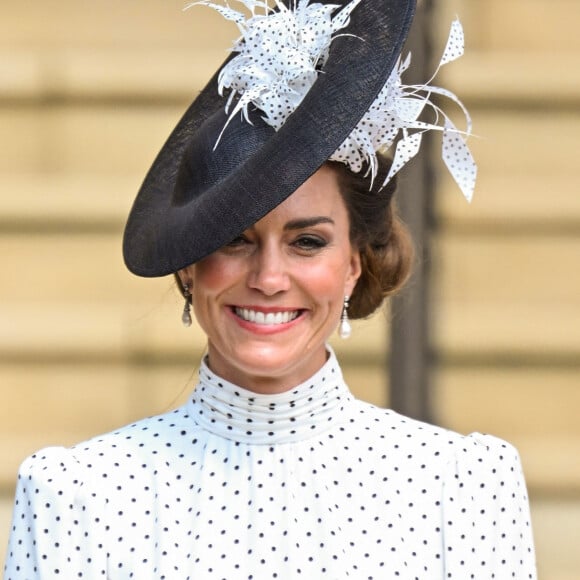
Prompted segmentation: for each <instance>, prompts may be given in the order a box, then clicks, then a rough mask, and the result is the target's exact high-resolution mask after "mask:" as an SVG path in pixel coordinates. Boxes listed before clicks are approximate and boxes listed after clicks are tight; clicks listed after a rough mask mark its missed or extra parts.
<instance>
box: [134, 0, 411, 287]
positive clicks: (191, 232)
mask: <svg viewBox="0 0 580 580" xmlns="http://www.w3.org/2000/svg"><path fill="white" fill-rule="evenodd" d="M414 10H415V0H362V1H361V2H360V3H359V4H358V6H356V8H354V10H353V11H352V14H351V18H350V22H349V24H348V25H347V26H346V27H345V28H344V29H343V30H341V34H340V35H338V36H337V37H336V38H335V39H334V40H333V42H332V44H331V46H330V49H329V55H328V58H327V59H326V61H325V63H324V66H323V68H322V70H321V72H320V74H319V75H318V77H317V79H316V81H315V82H314V85H313V86H312V88H311V89H310V90H309V92H308V93H307V94H306V96H305V97H304V99H303V100H302V102H301V103H300V105H299V106H298V107H297V108H296V110H295V111H294V112H293V113H292V114H291V115H290V116H289V117H288V119H287V120H286V122H285V124H284V125H283V126H282V127H281V128H280V129H279V130H278V131H275V130H274V129H272V127H270V126H269V125H267V124H266V123H265V122H264V121H263V120H262V118H261V115H260V114H259V111H254V112H252V113H251V118H250V121H251V123H249V122H248V121H246V120H243V119H242V118H241V115H235V116H234V117H231V118H230V120H229V123H228V124H227V126H226V122H227V121H228V116H227V114H226V112H225V107H226V103H227V95H224V96H220V95H219V93H218V74H219V71H218V72H216V74H215V75H214V76H213V78H212V79H211V80H210V81H209V83H208V84H207V86H206V87H205V88H204V89H203V90H202V91H201V93H200V94H199V96H198V97H197V98H196V99H195V100H194V101H193V103H192V104H191V105H190V107H189V108H188V109H187V111H186V112H185V114H184V115H183V117H182V118H181V120H180V121H179V123H178V124H177V126H176V127H175V129H174V130H173V132H172V133H171V135H170V136H169V138H168V140H167V142H166V143H165V145H164V146H163V148H162V149H161V151H160V153H159V154H158V156H157V158H156V159H155V161H154V163H153V165H152V167H151V169H150V170H149V172H148V174H147V176H146V178H145V180H144V183H143V185H142V186H141V189H140V191H139V193H138V195H137V198H136V199H135V202H134V204H133V207H132V209H131V212H130V215H129V218H128V221H127V225H126V228H125V234H124V240H123V254H124V259H125V263H126V265H127V267H128V268H129V270H131V271H132V272H133V273H135V274H137V275H140V276H146V277H154V276H164V275H166V274H171V273H174V272H176V271H178V270H180V269H182V268H184V267H186V266H188V265H190V264H192V263H194V262H196V261H198V260H200V259H201V258H203V257H205V256H207V255H209V254H210V253H212V252H214V251H215V250H217V249H218V248H220V247H222V246H223V245H224V244H226V243H228V242H229V241H231V240H232V239H233V238H235V237H236V236H238V235H239V234H240V233H241V232H243V231H244V230H245V229H247V228H248V227H250V226H251V225H252V224H254V223H255V222H256V221H258V220H259V219H261V218H262V217H264V216H265V215H266V214H267V213H269V212H270V211H271V210H272V209H274V208H275V207H277V206H278V205H279V204H280V203H282V202H283V201H284V200H285V199H286V198H288V197H289V196H290V195H291V194H292V193H293V192H294V191H295V190H296V189H297V188H298V187H300V185H302V184H303V183H304V182H305V181H306V180H307V179H308V178H309V177H310V176H311V175H312V174H313V173H314V172H316V171H317V169H319V168H320V167H321V166H322V165H323V164H324V163H325V162H326V161H327V160H328V159H329V157H330V156H331V155H332V154H333V153H334V152H335V151H336V149H337V148H338V147H339V146H340V145H341V143H342V142H343V141H344V140H345V139H346V138H347V137H348V135H349V134H350V133H351V131H352V130H353V129H354V128H355V127H356V125H357V124H358V122H359V121H360V120H361V118H362V117H363V115H364V114H365V112H366V111H367V110H368V109H369V107H370V106H371V104H372V103H373V101H374V99H375V97H376V96H377V95H378V93H379V92H380V91H381V89H382V87H383V86H384V85H385V83H386V81H387V79H388V78H389V75H390V73H391V71H392V70H393V67H394V66H395V64H396V62H397V59H398V58H399V55H400V52H401V48H402V45H403V43H404V41H405V39H406V37H407V34H408V31H409V27H410V24H411V20H412V17H413V14H414ZM232 56H233V55H232ZM232 56H230V58H229V59H228V60H230V59H231V58H232ZM226 62H227V60H226ZM224 64H225V63H224ZM224 127H225V130H224ZM222 131H223V134H221V133H222ZM220 134H221V137H220ZM218 138H219V142H218ZM216 143H217V146H216ZM214 148H215V149H214Z"/></svg>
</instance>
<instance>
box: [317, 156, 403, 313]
mask: <svg viewBox="0 0 580 580" xmlns="http://www.w3.org/2000/svg"><path fill="white" fill-rule="evenodd" d="M377 157H378V171H377V175H376V176H375V179H374V181H373V183H372V187H370V186H371V178H370V175H369V176H366V177H365V173H366V172H365V170H363V171H361V172H360V173H353V172H352V171H350V170H349V169H348V167H347V166H346V165H345V164H343V163H338V162H335V161H328V162H327V164H328V165H329V166H330V167H332V168H333V169H334V170H335V172H336V175H337V177H338V185H339V188H340V193H341V195H342V198H343V200H344V203H345V205H346V208H347V211H348V216H349V220H350V240H351V243H352V244H353V246H355V247H356V248H358V249H359V251H360V256H361V269H362V271H361V276H360V278H359V279H358V282H357V284H356V286H355V288H354V290H353V293H352V295H351V297H350V301H349V307H348V315H349V317H350V318H352V319H357V318H366V317H367V316H370V315H371V314H372V313H373V312H375V310H377V308H379V307H380V306H381V305H382V303H383V301H384V300H385V298H387V297H388V296H391V295H393V294H395V293H396V292H397V291H398V290H399V289H400V288H401V287H402V286H403V285H404V284H405V282H406V281H407V279H408V278H409V276H410V274H411V267H412V263H413V257H414V251H413V243H412V241H411V237H410V235H409V232H408V230H407V228H406V227H405V225H404V224H403V222H402V221H401V220H400V218H399V217H398V215H397V212H396V207H395V204H394V202H393V196H394V193H395V189H396V187H397V180H396V177H395V178H392V179H391V180H390V181H389V183H387V185H385V187H384V188H382V189H381V185H382V184H383V182H384V180H385V178H386V176H387V174H388V172H389V169H390V167H391V160H390V159H389V158H388V157H386V156H384V155H381V154H377Z"/></svg>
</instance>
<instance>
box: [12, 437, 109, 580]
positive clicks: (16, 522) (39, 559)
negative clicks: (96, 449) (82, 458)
mask: <svg viewBox="0 0 580 580" xmlns="http://www.w3.org/2000/svg"><path fill="white" fill-rule="evenodd" d="M84 471H85V470H84V469H82V467H81V465H80V464H79V463H78V461H77V460H76V459H75V457H74V455H73V452H72V450H70V449H65V448H62V447H50V448H47V449H44V450H42V451H40V452H38V453H36V454H35V455H32V456H31V457H29V458H28V459H26V460H25V461H24V463H23V464H22V466H21V468H20V472H19V475H18V485H17V489H16V497H15V503H14V512H13V520H12V528H11V531H10V541H9V544H8V553H7V557H6V564H5V568H4V579H5V580H36V579H45V578H85V579H86V578H103V577H104V576H105V575H106V562H105V558H106V554H104V553H103V552H104V551H105V550H103V541H102V538H101V537H99V536H100V535H101V521H102V517H101V516H102V514H101V511H102V507H103V506H102V503H101V501H100V499H99V497H98V494H97V493H95V492H91V491H89V490H88V489H87V487H88V486H87V485H86V483H85V481H84V478H83V476H84V475H85V476H86V474H85V473H83V472H84Z"/></svg>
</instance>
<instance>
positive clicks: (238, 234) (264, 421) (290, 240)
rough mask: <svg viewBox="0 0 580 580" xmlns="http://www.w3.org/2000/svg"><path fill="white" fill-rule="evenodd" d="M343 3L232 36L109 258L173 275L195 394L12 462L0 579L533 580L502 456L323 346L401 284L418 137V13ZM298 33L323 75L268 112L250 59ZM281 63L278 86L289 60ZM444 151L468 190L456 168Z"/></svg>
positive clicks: (464, 172) (491, 444)
mask: <svg viewBox="0 0 580 580" xmlns="http://www.w3.org/2000/svg"><path fill="white" fill-rule="evenodd" d="M357 4H358V3H357V2H353V3H351V4H349V5H347V6H346V8H344V10H346V11H347V12H344V11H342V12H338V13H336V11H335V10H334V7H324V6H321V5H316V4H313V5H310V6H308V5H306V4H304V3H302V4H300V5H298V6H296V7H294V9H293V10H291V11H289V10H288V9H286V8H285V7H284V6H282V5H281V6H279V7H278V12H276V13H273V14H272V15H269V16H268V17H267V18H264V17H259V18H254V19H251V20H250V21H248V23H246V24H245V25H244V26H243V27H242V28H244V37H243V39H242V40H241V41H239V42H238V44H237V45H236V50H237V51H238V52H239V53H240V56H242V57H243V62H242V64H241V65H240V62H239V61H238V62H236V58H234V59H231V60H230V61H229V62H228V64H226V65H225V67H224V68H223V69H222V72H221V76H220V79H219V84H221V85H222V87H226V88H228V87H229V88H230V89H231V91H230V93H229V94H228V95H225V96H223V97H220V96H218V94H217V88H218V79H217V77H214V79H213V80H212V81H211V82H210V84H209V85H208V87H206V89H205V90H204V91H203V92H202V93H201V94H200V96H199V97H198V98H197V99H196V100H195V101H194V103H193V105H192V106H191V107H190V109H189V110H188V111H187V112H186V114H185V116H184V118H183V119H182V120H181V121H180V123H179V124H178V126H177V127H176V129H175V131H174V132H173V134H172V135H171V137H170V138H169V140H168V142H167V143H166V145H165V146H164V148H163V149H162V151H161V153H160V154H159V156H158V158H157V159H156V161H155V162H154V164H153V167H152V168H151V170H150V172H149V174H148V176H147V178H146V180H145V182H144V184H143V186H142V188H141V190H140V192H139V194H138V196H137V199H136V201H135V204H134V206H133V209H132V211H131V214H130V216H129V220H128V224H127V228H126V231H125V238H124V255H125V261H126V263H127V265H128V267H129V269H131V270H132V271H133V272H135V273H137V274H139V275H142V276H161V275H165V274H169V273H174V274H176V276H177V279H178V282H179V284H180V286H181V288H182V291H183V293H184V297H185V309H184V313H183V321H184V323H185V324H186V325H187V324H190V323H191V319H190V314H189V310H190V305H192V306H193V310H194V313H195V317H196V319H197V321H198V323H199V324H200V326H201V328H202V329H203V330H204V331H205V333H206V334H207V337H208V349H207V354H206V356H205V357H204V360H203V361H202V364H201V367H200V372H199V382H198V384H197V386H196V388H195V390H194V392H193V394H192V396H191V397H190V399H189V401H188V402H187V403H186V404H185V405H184V406H183V407H180V408H179V409H177V410H175V411H172V412H170V413H167V414H164V415H160V416H158V417H153V418H149V419H145V420H142V421H139V422H137V423H135V424H133V425H130V426H127V427H123V428H121V429H119V430H118V431H116V432H114V433H109V434H106V435H103V436H101V437H97V438H95V439H92V440H90V441H88V442H85V443H81V444H79V445H77V446H75V447H73V448H70V449H64V448H49V449H45V450H43V451H41V452H39V453H37V454H36V455H34V456H32V457H30V458H29V459H27V460H26V461H25V462H24V464H23V466H22V468H21V471H20V475H19V484H18V490H17V497H16V502H15V510H14V520H13V527H12V532H11V541H10V546H9V550H8V558H7V564H6V576H5V577H6V578H8V579H16V578H53V577H66V578H103V577H106V578H112V579H125V578H139V579H143V578H156V579H157V578H179V579H181V578H196V579H199V578H220V579H222V578H226V579H228V580H229V579H233V578H248V579H249V578H254V579H256V578H297V577H304V578H321V577H326V578H336V579H338V578H409V579H411V578H413V579H415V578H421V579H429V580H433V579H443V578H477V579H478V580H479V579H483V578H535V570H534V557H533V545H532V539H531V531H530V525H529V510H528V505H527V498H526V490H525V484H524V482H523V478H522V473H521V467H520V464H519V459H518V456H517V453H516V452H515V450H514V449H513V448H512V447H510V446H509V445H508V444H506V443H504V442H502V441H500V440H498V439H495V438H493V437H490V436H483V435H472V436H467V437H465V436H462V435H459V434H456V433H451V432H448V431H445V430H443V429H440V428H437V427H434V426H430V425H427V424H423V423H420V422H417V421H413V420H410V419H406V418H404V417H401V416H399V415H397V414H396V413H393V412H391V411H388V410H383V409H378V408H375V407H373V406H371V405H368V404H366V403H363V402H360V401H357V400H355V399H354V398H353V397H352V395H351V394H350V392H349V390H348V387H347V386H346V385H345V383H344V381H343V379H342V375H341V372H340V367H339V366H338V363H337V360H336V358H335V356H334V354H333V352H332V350H331V349H330V348H329V347H328V346H327V344H326V341H327V339H328V338H329V336H330V334H331V333H332V332H333V331H334V330H335V329H336V327H337V326H339V329H340V332H341V334H342V335H343V336H347V335H348V334H349V325H348V318H349V317H351V318H362V317H365V316H368V315H369V314H370V313H372V312H373V311H374V310H375V309H376V308H378V307H379V306H380V304H381V303H382V301H383V299H384V297H385V296H387V295H389V294H391V293H392V292H394V291H396V289H398V288H399V287H400V285H401V284H402V283H403V282H404V280H405V279H406V277H407V274H408V270H409V264H410V253H411V252H410V246H409V243H408V241H407V236H406V233H405V231H404V229H403V228H402V226H401V224H400V223H399V222H398V220H397V218H396V216H395V215H394V212H393V207H392V194H393V190H394V180H393V179H392V175H393V174H394V172H396V171H397V170H398V169H399V168H400V166H401V165H402V164H404V162H405V161H406V159H408V158H410V156H412V155H411V154H410V147H411V146H412V145H413V143H416V141H417V137H414V136H415V135H419V136H420V133H412V134H410V133H409V129H413V128H415V129H420V130H424V129H425V128H426V126H425V124H424V123H423V124H420V123H419V122H418V121H417V120H416V116H417V115H418V114H419V111H418V110H415V112H414V115H416V116H415V118H414V119H412V118H411V117H412V116H410V115H408V114H407V116H405V115H403V113H402V112H401V111H402V109H403V107H402V99H403V98H404V94H403V93H404V91H403V87H402V85H401V84H400V82H393V79H394V80H395V81H397V79H398V77H397V76H396V75H397V74H398V72H399V70H398V69H396V68H394V67H395V63H396V60H397V57H398V55H399V53H400V50H401V45H402V43H403V41H404V38H405V36H406V32H407V29H408V26H409V23H410V18H411V14H412V10H413V5H412V2H401V3H397V4H394V3H391V4H389V6H388V9H385V6H384V5H382V4H381V2H379V1H378V0H365V1H364V2H362V3H360V4H358V5H357ZM301 11H302V12H301ZM351 11H352V14H351V15H350V16H351V18H349V13H350V12H351ZM224 12H225V14H226V15H227V16H228V17H231V18H233V19H236V18H237V16H236V13H233V11H230V10H229V9H228V10H225V9H224ZM306 16H308V17H306ZM292 18H294V19H295V20H291V19H292ZM296 22H299V23H300V26H301V27H302V28H301V37H302V39H303V42H304V43H305V44H307V45H308V49H309V50H311V51H312V52H313V53H315V54H316V55H317V56H316V59H315V60H314V63H315V65H316V66H315V68H316V70H315V71H314V72H315V74H314V77H315V78H310V77H312V74H311V73H312V70H310V69H309V68H308V66H307V67H306V68H305V69H304V70H301V72H300V74H299V75H298V77H294V78H293V81H292V82H293V83H294V84H293V85H292V86H291V87H290V90H289V91H288V92H287V93H286V94H285V96H284V95H283V96H282V97H281V96H280V93H279V92H278V93H276V91H278V90H279V86H280V83H279V82H276V83H274V84H275V85H276V87H278V88H276V89H272V91H270V92H268V91H267V90H266V89H265V88H264V86H263V79H264V78H265V77H268V75H266V74H262V73H264V71H265V70H267V69H268V67H269V66H273V67H274V68H276V66H278V65H279V63H274V64H273V65H272V62H271V61H272V56H271V53H269V52H268V51H267V50H262V49H263V48H264V46H266V47H267V46H269V47H271V46H272V44H271V42H278V43H282V47H285V46H286V45H285V44H284V41H283V40H281V36H280V30H285V31H287V30H289V29H290V28H291V26H292V25H293V23H294V24H296ZM305 23H306V24H305ZM325 27H326V28H325ZM265 29H266V30H267V34H266V35H265V36H264V30H265ZM324 30H330V32H331V34H332V38H333V40H332V43H331V45H330V43H329V42H327V44H326V45H324V46H322V47H321V46H319V42H320V37H321V36H324V34H323V32H324ZM337 31H340V33H338V34H337ZM270 33H272V34H270ZM307 33H312V34H307ZM256 35H257V36H260V38H261V40H260V42H254V40H255V37H256ZM264 38H265V41H264ZM293 38H295V36H294V37H293ZM262 41H264V42H262ZM260 43H262V44H260ZM256 46H258V48H257V49H256ZM277 46H278V47H279V48H280V45H279V44H278V45H277ZM246 49H248V50H249V51H250V52H251V50H254V51H255V54H254V57H255V58H254V60H251V58H250V57H251V56H252V55H250V56H248V54H247V52H245V51H246ZM280 54H283V55H284V58H283V59H282V61H281V62H282V64H283V65H284V66H283V67H279V66H278V68H280V70H282V72H283V76H284V75H285V74H286V72H287V70H288V69H292V70H294V69H295V66H294V65H295V64H296V62H298V60H295V59H293V58H290V57H289V55H290V54H291V52H288V51H284V50H282V49H280ZM292 54H293V53H292ZM320 54H323V55H324V56H323V58H320ZM248 59H250V61H248ZM265 61H268V62H265ZM248 63H250V64H248ZM238 65H240V66H238ZM254 65H256V67H257V68H252V67H253V66H254ZM236 67H238V68H236ZM240 70H241V71H242V72H241V73H240ZM248 70H250V73H249V75H248V76H249V77H251V79H250V80H252V79H253V80H256V79H258V80H257V82H258V83H259V86H260V90H255V86H254V87H253V88H252V87H251V86H247V81H248V78H247V77H244V75H245V74H246V73H247V72H248ZM236 71H237V72H236ZM393 71H395V73H393ZM238 73H239V74H238ZM258 73H260V74H258ZM394 74H395V76H393V75H394ZM268 78H269V77H268ZM296 79H298V80H296ZM308 79H310V80H308ZM285 81H287V76H285ZM294 81H296V82H294ZM389 81H390V82H391V86H388V85H389ZM242 85H243V86H242ZM299 89H300V90H301V89H304V94H303V95H301V97H300V99H298V102H297V103H294V104H292V103H291V104H290V105H289V102H290V101H291V100H292V98H294V96H295V95H296V93H297V92H299ZM393 91H395V93H396V94H397V95H398V98H399V99H400V100H399V101H397V102H398V104H399V105H401V108H400V109H398V113H397V115H398V116H397V115H395V114H394V112H393V111H394V109H393V108H391V109H387V112H386V115H384V118H383V120H382V121H381V122H380V123H377V126H378V127H379V129H378V130H377V131H376V134H378V133H380V134H381V135H379V137H377V139H378V142H379V143H384V142H385V140H386V141H388V140H389V139H392V131H391V130H390V129H393V127H392V126H391V125H394V126H396V128H397V132H398V129H399V128H401V127H403V129H404V132H403V133H404V134H403V138H402V139H401V141H400V142H402V143H403V146H402V147H401V146H397V149H396V152H395V157H394V161H393V163H392V164H391V163H389V162H387V161H386V160H385V159H384V158H383V157H382V156H381V155H380V154H377V153H376V152H375V151H374V149H375V145H372V147H371V149H370V150H369V148H368V147H367V145H365V144H368V143H369V142H371V143H374V141H373V140H372V139H371V140H369V139H366V140H365V139H364V137H365V135H367V136H368V131H367V128H368V125H369V124H371V123H370V121H369V115H371V116H372V115H375V117H373V118H374V119H375V120H376V113H377V110H378V109H381V108H382V107H383V106H386V105H385V102H386V100H388V99H387V98H386V97H393ZM411 92H412V94H413V97H414V96H415V95H416V94H417V92H416V89H415V88H413V89H412V91H411ZM383 93H384V94H383ZM409 94H411V93H409ZM231 95H233V97H232V98H233V99H234V100H233V101H232V102H231V103H230V106H231V105H233V111H234V113H237V111H242V112H243V114H241V115H238V114H234V113H226V112H225V105H226V100H227V99H230V97H231ZM248 95H250V96H252V95H253V98H252V99H249V97H248ZM273 95H274V96H273ZM236 99H237V100H236ZM377 99H379V105H380V106H379V105H377ZM423 104H424V103H423ZM407 112H408V108H407ZM280 119H281V120H280ZM389 119H390V121H389ZM389 123H391V125H389ZM376 134H375V136H377V135H376ZM443 135H444V144H445V146H446V147H447V148H449V147H451V148H452V149H453V148H455V149H454V150H455V151H459V152H460V154H461V155H459V157H461V159H459V160H456V161H455V162H454V165H453V164H451V165H453V167H452V172H454V175H455V176H459V179H458V181H459V182H460V185H461V186H462V188H463V189H464V191H468V192H469V191H470V188H471V187H472V184H471V182H470V181H469V175H470V174H471V175H473V174H474V170H473V167H472V166H471V165H470V159H469V156H465V149H464V148H463V146H462V145H461V143H458V142H457V141H456V138H457V131H456V130H455V129H454V128H453V127H450V126H449V125H446V126H445V131H444V133H443ZM360 143H363V145H362V146H361V145H360ZM361 159H362V162H361ZM357 167H358V171H357Z"/></svg>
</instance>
